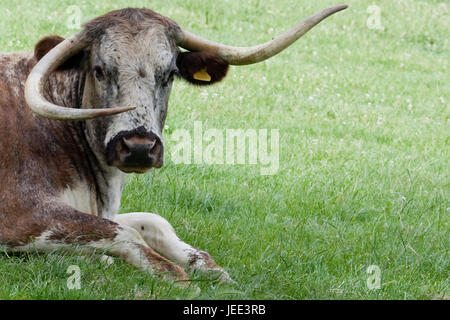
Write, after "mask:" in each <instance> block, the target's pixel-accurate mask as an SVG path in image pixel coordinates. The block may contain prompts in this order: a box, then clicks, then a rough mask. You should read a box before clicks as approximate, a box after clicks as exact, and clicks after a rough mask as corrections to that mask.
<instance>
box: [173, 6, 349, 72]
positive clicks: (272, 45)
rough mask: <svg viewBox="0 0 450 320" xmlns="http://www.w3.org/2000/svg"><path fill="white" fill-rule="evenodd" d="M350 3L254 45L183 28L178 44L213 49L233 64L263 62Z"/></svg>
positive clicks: (186, 46)
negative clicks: (218, 40) (211, 37)
mask: <svg viewBox="0 0 450 320" xmlns="http://www.w3.org/2000/svg"><path fill="white" fill-rule="evenodd" d="M347 7H348V5H340V6H335V7H331V8H328V9H325V10H323V11H321V12H319V13H316V14H315V15H313V16H311V17H309V18H307V19H306V20H304V21H302V22H300V23H298V24H297V25H296V26H294V27H293V28H292V29H290V30H288V31H286V32H285V33H283V34H281V35H279V36H278V37H276V38H274V39H272V40H270V41H268V42H266V43H263V44H260V45H256V46H253V47H232V46H227V45H223V44H220V43H216V42H213V41H210V40H207V39H204V38H201V37H199V36H197V35H195V34H193V33H190V32H188V31H185V30H182V34H181V35H179V37H178V38H179V41H178V45H179V46H180V47H182V48H184V49H187V50H190V51H211V52H215V53H217V54H218V55H219V56H220V57H221V58H222V59H224V60H225V61H227V62H228V63H229V64H231V65H245V64H252V63H257V62H261V61H263V60H266V59H269V58H270V57H273V56H274V55H276V54H278V53H279V52H281V51H283V50H284V49H286V48H287V47H289V46H290V45H291V44H292V43H294V42H295V41H296V40H297V39H299V38H300V37H301V36H303V35H304V34H305V33H306V32H308V31H309V30H310V29H311V28H313V27H314V26H315V25H316V24H318V23H319V22H321V21H322V20H323V19H325V18H327V17H328V16H330V15H332V14H333V13H336V12H338V11H341V10H344V9H346V8H347Z"/></svg>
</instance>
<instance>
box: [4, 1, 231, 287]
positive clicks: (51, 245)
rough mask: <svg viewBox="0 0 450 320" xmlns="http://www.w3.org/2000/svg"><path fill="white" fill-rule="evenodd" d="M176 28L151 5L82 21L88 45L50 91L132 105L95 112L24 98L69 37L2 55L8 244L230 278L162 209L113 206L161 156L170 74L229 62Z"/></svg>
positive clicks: (213, 72)
mask: <svg viewBox="0 0 450 320" xmlns="http://www.w3.org/2000/svg"><path fill="white" fill-rule="evenodd" d="M176 28H178V26H177V25H176V23H175V22H173V21H171V20H169V19H167V18H165V17H162V16H160V15H159V14H157V13H155V12H153V11H151V10H148V9H123V10H117V11H113V12H110V13H108V14H106V15H105V16H102V17H99V18H96V19H94V20H92V21H90V22H88V23H87V24H85V26H84V31H85V32H86V37H87V38H88V39H90V43H91V44H90V45H89V47H88V48H87V49H85V50H84V51H83V52H82V53H80V54H78V55H76V56H74V57H72V58H71V59H70V60H69V61H67V62H66V63H65V64H64V65H62V66H61V67H60V69H59V70H58V71H56V72H54V73H53V74H52V75H51V76H50V78H49V81H48V84H47V85H46V92H45V94H46V98H47V99H48V100H49V101H51V102H53V103H55V104H58V105H60V106H65V107H70V108H80V107H81V108H108V107H115V106H127V105H134V106H136V109H135V110H133V111H129V112H126V113H122V114H119V115H115V116H110V117H104V118H100V119H95V120H86V121H57V120H49V119H46V118H43V117H40V116H38V115H36V114H33V113H32V112H31V110H30V109H29V108H28V106H27V105H26V102H25V98H24V83H25V81H26V79H27V76H28V74H29V73H30V71H31V69H32V68H33V66H34V65H35V64H36V63H37V61H38V60H39V59H40V58H41V57H42V56H43V55H45V53H46V52H48V51H49V50H50V49H51V48H52V47H53V46H55V45H56V44H57V43H59V42H60V41H61V40H62V39H61V38H59V37H56V36H51V37H47V38H44V39H43V40H41V41H40V42H39V43H38V44H37V45H36V48H35V52H34V53H32V52H30V53H28V52H23V53H0V119H1V122H0V181H1V183H0V244H1V245H3V246H5V247H6V248H7V250H8V251H30V250H39V251H43V252H45V251H49V250H53V249H55V248H83V250H95V249H100V250H105V251H106V252H107V253H108V254H109V255H112V256H116V257H120V258H121V259H123V260H125V261H127V262H128V263H130V264H132V265H134V266H136V267H140V268H143V269H146V270H150V271H153V272H155V273H158V274H159V273H163V274H164V275H167V276H169V277H171V278H174V279H177V280H187V279H188V277H187V275H186V273H185V271H184V268H189V269H193V270H201V271H219V272H221V274H222V279H224V280H227V279H229V276H228V274H227V273H226V272H225V271H223V269H222V268H221V267H219V266H218V265H217V264H216V263H215V262H214V260H213V259H212V258H211V256H210V255H209V254H208V253H206V252H205V251H202V250H199V249H197V248H194V247H192V246H190V245H188V244H186V243H185V242H183V241H182V240H180V239H179V238H178V237H177V235H176V234H175V231H174V229H173V228H172V227H171V225H170V224H169V222H168V221H167V220H165V219H164V218H162V217H160V216H158V215H156V214H152V213H145V212H142V213H128V214H121V215H118V214H117V213H118V211H119V207H120V198H121V193H122V187H123V184H124V181H125V176H126V173H129V172H139V173H142V172H145V171H146V170H148V169H149V168H151V167H160V166H161V165H162V157H163V142H162V141H163V140H162V128H163V126H164V121H165V118H166V113H167V104H168V99H169V94H170V91H171V85H172V81H173V78H174V76H175V75H178V76H179V77H182V78H184V79H186V80H187V81H190V82H192V83H194V84H198V85H201V84H212V83H215V82H217V81H220V80H221V79H222V78H223V77H224V76H225V75H226V73H227V70H228V64H227V63H226V62H224V61H223V60H222V59H221V58H219V57H217V56H215V55H214V54H211V53H206V52H184V53H180V52H179V49H178V48H177V46H176V45H175V42H174V40H173V39H172V34H173V31H174V30H175V29H176ZM205 68H206V69H205ZM202 69H204V70H207V71H208V73H209V74H210V76H211V80H210V81H209V82H207V83H204V82H202V81H201V80H196V79H194V76H193V75H194V74H195V73H196V72H199V71H200V70H202ZM130 141H131V142H130ZM130 145H132V147H133V148H135V149H136V150H138V151H139V150H142V148H143V147H142V146H143V145H145V146H146V148H147V147H148V146H149V145H150V147H148V148H150V149H151V152H150V153H149V154H150V156H149V158H148V159H142V154H140V155H139V156H133V155H132V151H130V150H127V146H130ZM140 148H141V149H140ZM150 149H149V150H150ZM145 150H147V149H145ZM138 151H137V152H138ZM130 154H131V155H130ZM130 159H131V160H130Z"/></svg>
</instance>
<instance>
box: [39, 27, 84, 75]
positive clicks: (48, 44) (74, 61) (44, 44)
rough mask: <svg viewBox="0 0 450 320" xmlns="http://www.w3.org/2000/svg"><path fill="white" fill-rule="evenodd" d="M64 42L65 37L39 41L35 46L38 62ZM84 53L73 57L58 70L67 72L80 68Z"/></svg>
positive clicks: (51, 37) (46, 38)
mask: <svg viewBox="0 0 450 320" xmlns="http://www.w3.org/2000/svg"><path fill="white" fill-rule="evenodd" d="M63 41H64V38H63V37H60V36H57V35H52V36H47V37H44V38H42V39H41V40H39V42H38V43H36V45H35V46H34V57H35V58H36V60H37V61H39V60H41V59H42V57H43V56H45V55H46V54H47V53H48V52H49V51H50V50H52V49H53V48H54V47H55V46H57V45H58V44H60V43H61V42H63ZM83 57H84V53H83V52H80V53H78V54H76V55H74V56H73V57H71V58H69V59H68V60H67V61H66V62H64V63H63V64H62V65H60V66H59V67H58V70H67V69H72V68H78V67H79V66H80V65H81V61H82V60H83Z"/></svg>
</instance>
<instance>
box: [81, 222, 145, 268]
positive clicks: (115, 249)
mask: <svg viewBox="0 0 450 320" xmlns="http://www.w3.org/2000/svg"><path fill="white" fill-rule="evenodd" d="M120 227H121V228H120V230H119V232H118V234H117V236H116V237H115V238H114V239H113V240H109V239H102V240H99V241H95V242H92V243H90V244H89V246H91V247H93V248H97V249H102V250H106V251H107V253H108V254H111V255H113V256H118V257H121V258H123V259H124V260H125V261H126V262H128V263H129V264H132V265H134V266H136V267H139V268H142V269H149V270H152V266H151V265H150V263H149V261H148V260H147V258H146V257H144V256H143V255H142V249H141V248H140V247H139V245H140V246H144V247H147V244H146V243H145V241H144V239H142V237H141V235H140V234H139V232H137V231H136V230H134V229H133V228H130V227H128V226H126V225H121V226H120Z"/></svg>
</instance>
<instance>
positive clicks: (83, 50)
mask: <svg viewBox="0 0 450 320" xmlns="http://www.w3.org/2000/svg"><path fill="white" fill-rule="evenodd" d="M345 8H346V6H338V7H333V8H330V9H326V10H324V11H322V12H320V13H318V14H316V15H314V16H311V17H310V18H308V19H306V20H305V21H303V22H301V23H299V24H298V25H297V26H295V27H294V28H292V29H291V30H289V31H287V32H285V33H284V34H282V35H281V36H279V37H277V38H275V39H273V40H271V41H269V42H267V43H265V44H262V45H258V46H255V47H248V48H240V47H230V46H225V45H222V44H218V43H214V42H211V41H209V40H206V39H202V38H200V37H198V36H196V35H193V34H191V33H189V32H187V31H184V30H182V29H181V28H180V27H179V26H178V25H177V24H176V23H175V22H173V21H172V20H170V19H168V18H165V17H163V16H161V15H159V14H157V13H155V12H153V11H151V10H149V9H123V10H117V11H112V12H110V13H108V14H106V15H104V16H101V17H98V18H96V19H94V20H92V21H90V22H88V23H86V24H85V25H84V29H83V31H81V32H80V33H78V34H76V35H75V36H72V37H71V38H68V39H66V40H64V39H62V38H56V37H47V38H44V39H42V40H41V41H40V42H39V43H38V44H37V45H36V48H35V55H36V57H37V58H38V59H40V61H39V62H38V64H37V65H36V66H35V67H34V69H33V71H32V72H31V74H30V76H29V77H28V80H27V84H26V88H25V97H26V100H27V103H28V105H29V106H30V108H31V109H32V110H33V111H35V112H37V113H38V114H40V115H42V116H45V117H48V118H51V119H58V120H87V119H90V120H89V121H86V126H85V127H86V135H87V138H88V140H89V143H90V145H91V148H92V149H93V150H94V152H95V153H96V155H97V157H99V158H100V160H102V161H104V162H105V163H106V164H107V165H109V166H115V167H117V168H119V169H120V170H122V171H124V172H145V171H146V170H148V169H149V168H151V167H160V166H162V163H163V139H162V129H163V127H164V121H165V119H166V114H167V105H168V100H169V95H170V91H171V87H172V82H173V79H174V76H179V77H182V78H184V79H186V80H188V81H189V82H191V83H194V84H197V85H208V84H213V83H215V82H218V81H220V80H222V78H223V77H225V75H226V73H227V70H228V65H229V64H232V65H244V64H251V63H256V62H259V61H262V60H265V59H268V58H270V57H272V56H273V55H275V54H277V53H279V52H280V51H282V50H283V49H285V48H286V47H287V46H289V45H290V44H292V43H293V42H294V41H295V40H297V39H298V38H299V37H301V36H302V35H303V34H305V33H306V32H307V31H308V30H309V29H311V28H312V27H313V26H314V25H316V24H317V23H319V22H320V21H321V20H323V19H325V18H326V17H328V16H329V15H331V14H333V13H335V12H337V11H340V10H342V9H345ZM55 45H56V46H55ZM53 47H54V48H53ZM179 47H181V48H185V49H187V50H190V52H181V51H180V49H179ZM50 49H51V50H50ZM74 67H75V68H80V69H81V70H82V71H83V73H82V74H83V78H84V79H83V81H84V86H83V91H82V106H81V108H79V109H75V108H64V107H61V106H57V105H54V104H52V103H50V102H48V101H47V100H46V99H45V98H44V95H43V90H44V84H45V81H46V80H47V78H48V76H49V74H50V73H51V72H53V71H55V70H56V69H58V68H59V69H61V68H74Z"/></svg>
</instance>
